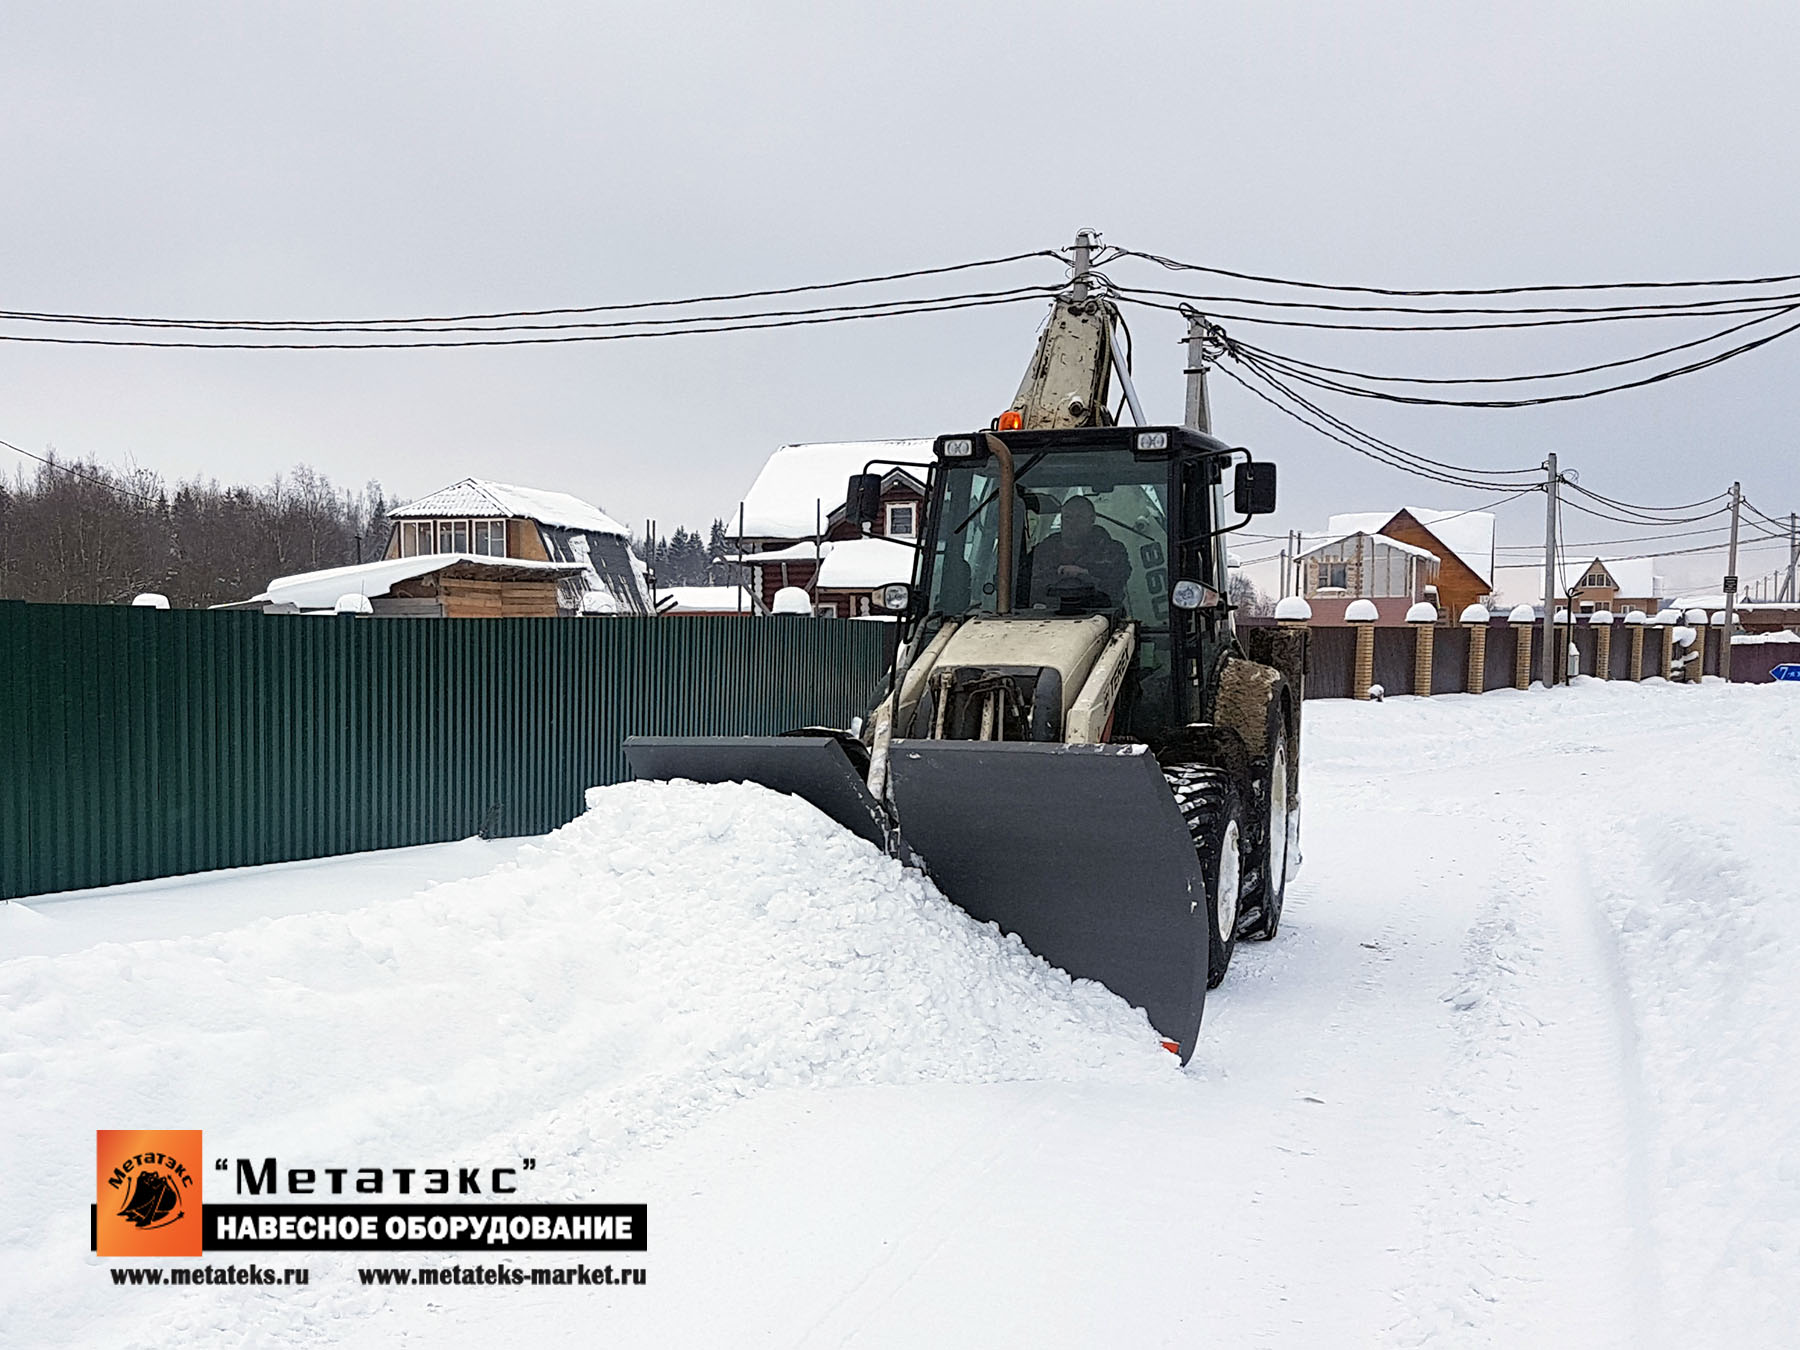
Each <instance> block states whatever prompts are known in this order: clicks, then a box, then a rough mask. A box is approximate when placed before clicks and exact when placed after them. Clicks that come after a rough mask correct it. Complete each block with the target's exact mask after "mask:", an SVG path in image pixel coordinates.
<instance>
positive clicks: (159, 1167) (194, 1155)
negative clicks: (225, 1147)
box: [94, 1130, 205, 1256]
mask: <svg viewBox="0 0 1800 1350" xmlns="http://www.w3.org/2000/svg"><path fill="white" fill-rule="evenodd" d="M203 1156H204V1155H203V1154H202V1152H201V1148H200V1131H199V1130H97V1131H95V1158H94V1162H95V1167H94V1250H95V1252H96V1253H97V1254H98V1255H100V1256H198V1255H200V1248H201V1242H202V1239H203V1237H204V1235H205V1223H204V1221H203V1219H202V1215H201V1207H200V1192H201V1177H202V1172H201V1159H202V1157H203Z"/></svg>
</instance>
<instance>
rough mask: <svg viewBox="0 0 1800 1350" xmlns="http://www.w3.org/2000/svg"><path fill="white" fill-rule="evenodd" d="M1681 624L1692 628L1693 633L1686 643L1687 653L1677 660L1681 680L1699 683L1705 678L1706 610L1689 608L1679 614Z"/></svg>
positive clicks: (1685, 682)
mask: <svg viewBox="0 0 1800 1350" xmlns="http://www.w3.org/2000/svg"><path fill="white" fill-rule="evenodd" d="M1681 626H1682V627H1683V628H1690V629H1692V630H1693V633H1694V636H1693V637H1692V638H1690V639H1689V640H1688V643H1687V647H1688V651H1687V655H1685V656H1683V657H1681V658H1680V660H1679V662H1678V664H1679V665H1680V667H1681V682H1682V683H1683V684H1699V683H1700V681H1701V680H1703V679H1705V678H1706V611H1705V610H1703V609H1690V610H1689V611H1688V612H1687V613H1685V614H1683V615H1682V616H1681Z"/></svg>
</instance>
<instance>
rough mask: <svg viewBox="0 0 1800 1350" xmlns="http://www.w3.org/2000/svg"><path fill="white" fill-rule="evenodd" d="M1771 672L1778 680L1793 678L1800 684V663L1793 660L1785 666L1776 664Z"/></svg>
mask: <svg viewBox="0 0 1800 1350" xmlns="http://www.w3.org/2000/svg"><path fill="white" fill-rule="evenodd" d="M1769 674H1771V675H1773V676H1774V677H1775V678H1776V679H1778V680H1792V681H1793V682H1794V683H1796V684H1800V665H1795V664H1793V663H1791V662H1790V663H1789V664H1787V665H1785V666H1776V667H1775V669H1774V670H1771V671H1770V672H1769Z"/></svg>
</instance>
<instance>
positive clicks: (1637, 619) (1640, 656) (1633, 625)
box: [1625, 609, 1648, 684]
mask: <svg viewBox="0 0 1800 1350" xmlns="http://www.w3.org/2000/svg"><path fill="white" fill-rule="evenodd" d="M1647 622H1648V618H1647V617H1646V615H1645V614H1644V611H1643V610H1641V609H1634V610H1630V611H1628V612H1627V613H1626V615H1625V626H1626V627H1627V628H1629V629H1630V630H1631V670H1630V671H1629V674H1630V677H1631V680H1632V683H1634V684H1635V683H1636V682H1637V681H1639V680H1641V679H1643V678H1644V624H1645V623H1647Z"/></svg>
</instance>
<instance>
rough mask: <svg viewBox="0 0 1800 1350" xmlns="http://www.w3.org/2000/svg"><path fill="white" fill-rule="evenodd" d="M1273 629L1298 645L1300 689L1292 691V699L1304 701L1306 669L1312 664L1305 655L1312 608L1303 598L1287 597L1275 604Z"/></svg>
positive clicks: (1310, 659) (1297, 596)
mask: <svg viewBox="0 0 1800 1350" xmlns="http://www.w3.org/2000/svg"><path fill="white" fill-rule="evenodd" d="M1275 627H1276V628H1278V629H1280V630H1282V631H1283V632H1286V633H1287V634H1289V635H1290V640H1292V641H1294V642H1297V643H1299V644H1300V654H1301V658H1302V659H1301V660H1300V661H1299V662H1298V663H1297V664H1298V665H1299V667H1300V687H1299V688H1298V689H1296V690H1294V697H1295V698H1297V699H1299V700H1301V701H1302V702H1304V701H1305V700H1306V669H1307V667H1308V666H1310V665H1311V664H1312V658H1311V657H1310V656H1308V655H1306V651H1307V638H1306V633H1307V630H1308V629H1310V628H1311V627H1312V606H1311V605H1309V604H1307V603H1306V599H1305V597H1304V596H1299V595H1287V596H1283V597H1282V598H1281V599H1280V600H1277V601H1276V602H1275Z"/></svg>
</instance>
